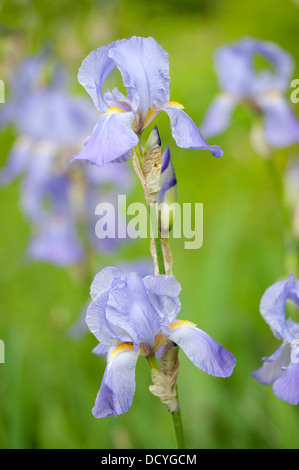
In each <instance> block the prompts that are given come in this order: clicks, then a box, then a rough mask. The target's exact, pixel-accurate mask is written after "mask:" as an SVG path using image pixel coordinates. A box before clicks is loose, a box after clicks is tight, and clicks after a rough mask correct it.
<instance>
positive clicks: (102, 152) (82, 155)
mask: <svg viewBox="0 0 299 470" xmlns="http://www.w3.org/2000/svg"><path fill="white" fill-rule="evenodd" d="M133 118H134V114H133V113H131V112H128V113H123V112H120V111H119V110H117V111H115V112H108V113H105V114H101V115H100V117H99V120H98V122H97V124H96V126H95V128H94V131H93V134H92V135H91V137H89V138H88V139H87V140H86V142H85V144H84V148H83V150H82V151H81V152H79V153H78V154H77V155H75V156H74V159H75V160H88V161H90V162H91V163H94V164H96V165H98V166H102V165H105V163H109V162H112V161H113V160H115V159H116V158H118V157H121V156H122V155H123V154H125V153H126V152H127V151H128V150H131V149H132V148H133V147H135V145H137V144H138V137H137V135H136V134H135V132H134V131H133V130H132V122H133Z"/></svg>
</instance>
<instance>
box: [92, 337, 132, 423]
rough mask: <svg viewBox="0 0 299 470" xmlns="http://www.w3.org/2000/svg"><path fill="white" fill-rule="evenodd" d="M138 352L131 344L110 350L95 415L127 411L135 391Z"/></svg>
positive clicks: (93, 411) (103, 415)
mask: <svg viewBox="0 0 299 470" xmlns="http://www.w3.org/2000/svg"><path fill="white" fill-rule="evenodd" d="M137 359H138V352H136V351H134V350H133V348H132V347H131V346H119V347H117V348H114V349H112V350H110V354H109V356H108V361H107V367H106V370H105V373H104V376H103V379H102V384H101V388H100V390H99V393H98V395H97V398H96V401H95V405H94V408H93V410H92V413H93V415H94V416H95V417H96V418H104V417H106V416H109V415H111V414H113V415H114V416H118V415H120V414H122V413H126V412H127V411H128V410H129V409H130V407H131V406H132V403H133V398H134V393H135V366H136V362H137Z"/></svg>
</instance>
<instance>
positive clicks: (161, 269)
mask: <svg viewBox="0 0 299 470" xmlns="http://www.w3.org/2000/svg"><path fill="white" fill-rule="evenodd" d="M149 212H150V221H151V227H152V231H153V235H154V243H155V250H156V255H157V263H158V268H159V274H166V270H165V263H164V256H163V249H162V243H161V237H160V230H159V225H158V214H157V211H155V210H151V209H150V207H149Z"/></svg>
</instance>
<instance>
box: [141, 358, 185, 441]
mask: <svg viewBox="0 0 299 470" xmlns="http://www.w3.org/2000/svg"><path fill="white" fill-rule="evenodd" d="M146 359H147V361H148V363H149V366H150V368H151V369H157V370H159V367H158V364H157V361H156V356H155V354H151V355H150V356H147V357H146ZM176 394H177V400H178V390H177V388H176ZM170 415H171V419H172V425H173V430H174V435H175V440H176V445H177V448H178V449H185V444H184V433H183V425H182V418H181V410H180V408H179V409H178V411H176V412H175V413H170Z"/></svg>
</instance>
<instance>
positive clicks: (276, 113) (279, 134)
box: [258, 93, 299, 147]
mask: <svg viewBox="0 0 299 470" xmlns="http://www.w3.org/2000/svg"><path fill="white" fill-rule="evenodd" d="M258 103H259V105H260V107H261V108H262V110H263V117H264V127H265V137H266V140H267V142H268V143H269V145H271V146H272V147H288V146H290V145H293V144H295V143H296V142H299V120H298V118H297V116H296V115H295V114H294V112H293V111H292V109H291V107H290V106H289V104H288V102H287V101H286V99H285V98H284V97H283V96H282V95H279V94H278V93H267V94H265V95H263V96H262V97H261V98H260V99H259V101H258Z"/></svg>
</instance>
